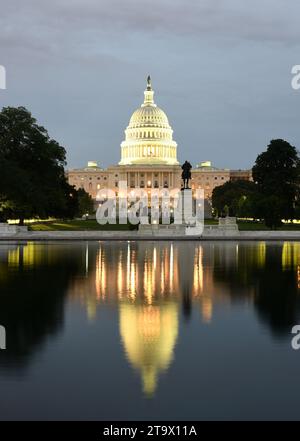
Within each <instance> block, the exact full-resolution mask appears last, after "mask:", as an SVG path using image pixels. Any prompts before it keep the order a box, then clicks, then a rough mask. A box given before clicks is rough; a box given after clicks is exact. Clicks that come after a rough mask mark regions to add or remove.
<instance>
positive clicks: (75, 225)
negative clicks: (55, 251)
mask: <svg viewBox="0 0 300 441" xmlns="http://www.w3.org/2000/svg"><path fill="white" fill-rule="evenodd" d="M217 224H218V221H217V220H215V219H208V220H205V225H217ZM238 226H239V230H241V231H264V230H265V231H267V230H270V229H269V228H267V227H266V226H265V224H264V223H262V222H253V221H242V220H241V221H238ZM28 227H29V230H30V231H72V230H74V231H87V230H89V231H91V230H98V231H129V230H136V229H137V226H135V225H131V224H126V225H119V224H116V225H110V224H106V225H99V224H98V222H97V221H96V220H70V221H63V220H56V221H41V222H34V223H31V224H29V225H28ZM278 230H283V231H292V230H300V224H284V225H282V226H281V227H280V228H278Z"/></svg>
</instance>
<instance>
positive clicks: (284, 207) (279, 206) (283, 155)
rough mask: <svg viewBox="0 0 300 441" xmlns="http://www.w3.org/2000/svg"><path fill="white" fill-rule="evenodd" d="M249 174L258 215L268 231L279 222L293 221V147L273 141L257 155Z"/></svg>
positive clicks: (298, 166) (299, 167) (298, 169)
mask: <svg viewBox="0 0 300 441" xmlns="http://www.w3.org/2000/svg"><path fill="white" fill-rule="evenodd" d="M252 172H253V179H254V181H255V182H256V183H257V186H258V191H259V200H258V203H257V212H258V213H257V214H258V216H259V217H262V218H264V220H265V223H266V225H267V226H269V227H271V228H276V227H278V226H279V225H280V224H281V219H293V218H294V216H295V205H296V202H297V195H298V191H299V177H300V159H299V156H298V152H297V150H296V148H295V147H294V146H292V145H290V144H289V143H288V142H287V141H284V140H283V139H273V140H272V141H271V142H270V144H269V145H268V148H267V150H266V151H265V152H263V153H261V154H260V155H258V157H257V159H256V162H255V165H254V167H253V170H252Z"/></svg>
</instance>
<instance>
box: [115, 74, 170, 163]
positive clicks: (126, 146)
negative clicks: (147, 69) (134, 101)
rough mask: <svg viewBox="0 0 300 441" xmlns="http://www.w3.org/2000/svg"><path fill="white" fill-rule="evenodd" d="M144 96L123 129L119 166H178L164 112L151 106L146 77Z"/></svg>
mask: <svg viewBox="0 0 300 441" xmlns="http://www.w3.org/2000/svg"><path fill="white" fill-rule="evenodd" d="M144 95H145V98H144V103H143V104H142V105H141V107H140V108H139V109H137V110H136V111H135V112H134V113H133V114H132V116H131V118H130V121H129V125H128V127H127V128H126V130H125V141H123V142H122V144H121V161H120V162H119V164H120V165H128V164H168V165H175V164H178V161H177V144H176V142H175V141H173V130H172V128H171V126H170V124H169V121H168V117H167V115H166V114H165V112H164V111H163V110H161V109H160V108H159V107H157V105H156V104H155V103H154V99H153V95H154V91H153V90H152V86H151V79H150V76H149V77H148V78H147V88H146V90H145V92H144Z"/></svg>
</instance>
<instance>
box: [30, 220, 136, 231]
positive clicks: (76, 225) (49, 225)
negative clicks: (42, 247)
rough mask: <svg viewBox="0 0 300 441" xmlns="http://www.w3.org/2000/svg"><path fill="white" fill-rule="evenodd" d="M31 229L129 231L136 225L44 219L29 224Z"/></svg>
mask: <svg viewBox="0 0 300 441" xmlns="http://www.w3.org/2000/svg"><path fill="white" fill-rule="evenodd" d="M28 227H29V228H28V229H29V230H30V231H73V230H74V231H87V230H89V231H91V230H99V231H128V230H135V229H136V226H135V225H131V224H126V225H118V224H117V225H110V224H106V225H99V224H98V222H97V221H96V220H70V221H63V220H57V221H43V222H34V223H32V224H30V225H28Z"/></svg>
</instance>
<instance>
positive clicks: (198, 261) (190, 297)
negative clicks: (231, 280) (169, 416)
mask: <svg viewBox="0 0 300 441" xmlns="http://www.w3.org/2000/svg"><path fill="white" fill-rule="evenodd" d="M247 253H248V257H247V258H248V259H249V258H250V260H252V261H253V262H256V264H257V265H258V266H262V265H263V264H264V253H265V245H264V244H261V245H260V246H258V247H257V245H255V247H253V253H252V254H251V253H250V255H249V246H248V249H247ZM240 257H241V256H239V246H238V245H237V244H230V245H229V246H228V247H226V253H225V254H224V247H222V248H220V247H219V245H218V244H215V245H214V246H212V245H211V244H203V245H199V244H197V245H195V243H193V242H185V243H184V246H180V247H179V246H178V245H176V244H172V243H167V242H166V243H163V242H162V243H151V242H128V243H126V242H122V243H118V246H116V247H114V246H112V245H111V244H109V243H105V242H103V243H100V244H99V245H98V249H97V250H96V249H95V247H91V246H90V247H89V246H86V248H85V251H84V261H85V272H86V274H85V277H83V278H80V279H78V280H76V282H75V284H74V286H72V289H71V295H72V296H73V297H75V298H77V299H80V301H81V302H82V303H83V304H84V305H86V308H87V313H88V317H89V319H90V320H94V319H96V317H97V308H98V307H101V305H103V304H107V305H118V310H119V328H120V335H121V341H122V344H123V346H124V351H125V354H126V357H127V359H128V360H129V361H130V363H131V365H132V366H133V367H134V368H135V369H138V370H139V372H140V374H141V377H142V382H143V389H144V392H145V393H146V394H147V395H151V394H152V393H153V392H154V390H155V388H156V385H157V379H158V374H159V373H161V372H163V371H164V370H166V369H167V368H168V366H169V364H170V363H171V362H172V359H173V357H174V348H175V345H176V340H177V336H178V328H179V315H180V314H181V309H182V312H183V314H186V313H188V311H190V312H191V310H192V309H193V310H195V309H196V310H199V311H200V316H201V319H202V321H203V322H204V323H209V322H210V321H211V320H212V318H213V311H214V305H217V304H218V303H222V304H223V305H226V304H227V305H228V306H229V305H230V293H229V288H228V286H226V284H225V283H223V282H222V280H221V281H220V282H217V281H216V280H214V276H215V275H214V271H215V269H216V268H218V265H222V267H224V265H225V267H226V266H228V267H231V266H232V265H235V264H237V263H238V261H237V259H238V258H240ZM219 259H220V260H219ZM244 294H245V295H246V296H247V297H248V299H251V298H253V296H254V295H253V287H252V286H251V285H249V286H248V287H246V288H245V289H244Z"/></svg>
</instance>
